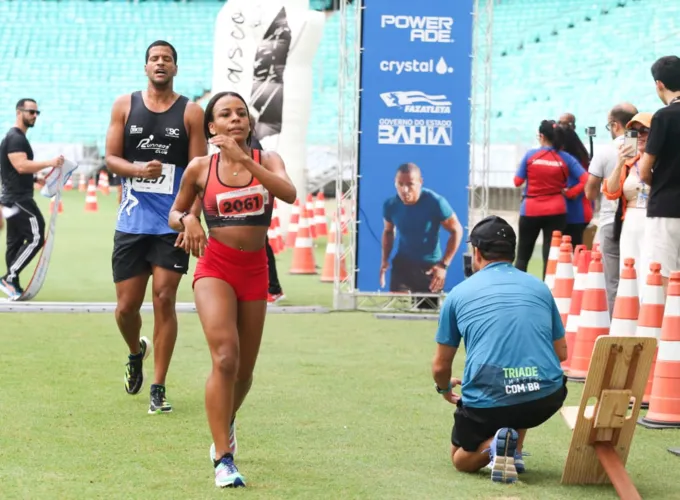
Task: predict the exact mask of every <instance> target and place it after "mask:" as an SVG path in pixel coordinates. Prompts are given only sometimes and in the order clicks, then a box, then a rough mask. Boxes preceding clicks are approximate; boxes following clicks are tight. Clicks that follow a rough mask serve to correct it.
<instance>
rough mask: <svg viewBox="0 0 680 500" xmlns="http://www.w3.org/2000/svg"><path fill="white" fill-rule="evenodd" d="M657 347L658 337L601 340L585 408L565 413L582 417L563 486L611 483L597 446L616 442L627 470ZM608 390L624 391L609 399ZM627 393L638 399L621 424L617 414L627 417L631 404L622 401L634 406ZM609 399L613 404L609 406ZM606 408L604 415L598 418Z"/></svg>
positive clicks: (585, 391)
mask: <svg viewBox="0 0 680 500" xmlns="http://www.w3.org/2000/svg"><path fill="white" fill-rule="evenodd" d="M656 343H657V341H656V339H655V338H653V337H610V336H608V335H607V336H602V337H599V338H598V339H597V340H596V341H595V347H594V349H593V355H592V358H591V361H590V368H589V370H588V375H587V378H586V381H585V385H584V388H583V394H582V396H581V403H580V405H579V406H578V407H577V408H578V409H577V410H576V411H573V410H565V411H564V412H563V413H562V414H563V416H564V417H565V420H567V418H568V417H567V416H565V413H566V414H567V415H570V414H571V413H574V414H575V416H576V418H575V423H574V426H573V433H572V436H571V444H570V446H569V451H568V453H567V460H566V463H565V467H564V472H563V474H562V481H561V482H562V484H606V483H609V482H610V481H611V480H610V478H609V477H608V475H607V473H606V471H605V469H604V467H603V466H602V464H601V463H600V460H599V458H598V454H597V452H596V449H595V446H594V445H595V444H596V443H603V442H604V443H610V444H611V446H612V449H613V450H614V451H615V452H616V454H617V456H618V457H619V460H620V463H621V467H624V468H625V465H626V462H627V460H628V453H629V450H630V443H631V441H632V439H633V434H634V432H635V427H636V421H637V418H638V414H639V413H640V404H641V402H642V397H643V395H644V390H645V386H646V384H647V378H648V376H649V371H650V369H651V365H652V359H653V356H654V352H655V350H656ZM605 390H609V391H621V392H613V393H612V392H610V393H605V397H604V398H603V391H605ZM606 394H609V396H606ZM627 394H630V395H632V397H633V398H634V401H635V403H634V404H633V407H632V411H631V414H630V415H629V416H626V417H625V418H623V422H622V423H621V422H620V420H621V419H620V418H618V419H616V418H613V413H617V414H621V413H622V412H623V415H625V412H624V411H623V410H622V409H621V405H622V404H624V406H626V405H625V403H621V401H622V400H624V398H625V400H626V401H628V395H627ZM603 399H605V400H608V399H611V401H610V402H605V403H604V404H603ZM593 400H595V401H596V402H595V407H594V409H593V412H592V413H590V414H586V408H587V406H589V405H588V403H591V404H592V403H593ZM614 403H615V404H614ZM600 408H602V412H601V413H598V411H599V410H600ZM607 408H608V410H607ZM607 412H608V413H609V414H608V413H607ZM595 416H598V417H599V419H600V420H599V423H600V425H602V427H599V428H598V427H595V425H594V424H595V420H596V417H595ZM569 418H571V417H569ZM608 419H609V420H610V421H611V420H613V421H614V422H613V423H614V424H616V425H617V426H618V425H619V424H621V425H620V426H618V427H607V426H606V421H607V420H608ZM617 420H618V422H617ZM624 471H625V469H624ZM614 479H615V480H616V478H614Z"/></svg>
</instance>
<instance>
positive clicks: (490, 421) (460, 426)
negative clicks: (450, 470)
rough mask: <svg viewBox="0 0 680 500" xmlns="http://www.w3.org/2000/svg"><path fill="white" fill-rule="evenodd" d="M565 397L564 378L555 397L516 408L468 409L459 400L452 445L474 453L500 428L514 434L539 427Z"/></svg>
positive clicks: (551, 396) (551, 395) (455, 414)
mask: <svg viewBox="0 0 680 500" xmlns="http://www.w3.org/2000/svg"><path fill="white" fill-rule="evenodd" d="M566 397H567V377H564V378H563V386H562V387H560V388H559V389H558V390H557V391H555V392H554V393H552V394H550V395H549V396H545V397H544V398H541V399H536V400H534V401H528V402H526V403H521V404H518V405H510V406H499V407H496V408H470V407H465V406H463V404H462V402H461V400H458V404H457V405H456V406H457V408H456V411H455V412H454V413H453V422H454V424H453V429H452V430H451V443H452V444H453V445H454V446H457V447H460V448H463V449H464V450H465V451H470V452H473V451H477V449H478V448H479V446H480V445H481V444H482V443H483V442H484V441H486V440H487V439H490V438H492V437H493V436H494V435H495V434H496V431H498V429H502V428H503V427H510V428H512V429H515V430H519V429H532V428H534V427H538V426H539V425H541V424H543V423H545V422H546V421H547V420H549V419H550V417H552V416H553V415H554V414H555V413H557V412H558V411H559V409H560V408H562V404H563V403H564V400H565V399H566Z"/></svg>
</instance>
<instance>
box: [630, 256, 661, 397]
mask: <svg viewBox="0 0 680 500" xmlns="http://www.w3.org/2000/svg"><path fill="white" fill-rule="evenodd" d="M649 271H650V272H649V274H648V275H647V281H646V283H645V287H644V290H643V291H642V304H640V315H639V316H638V324H637V329H636V330H635V336H636V337H654V338H655V339H657V341H658V340H659V338H660V337H661V326H662V325H663V312H664V306H665V297H664V291H663V278H662V277H661V264H659V263H658V262H652V263H651V264H650V265H649ZM658 352H659V349H658V346H657V349H656V353H655V354H654V361H652V368H651V369H650V370H649V378H648V379H647V386H646V387H645V395H644V396H643V398H642V404H641V407H642V408H647V407H648V406H649V399H650V398H651V396H652V383H653V382H654V369H655V366H656V358H657V354H658Z"/></svg>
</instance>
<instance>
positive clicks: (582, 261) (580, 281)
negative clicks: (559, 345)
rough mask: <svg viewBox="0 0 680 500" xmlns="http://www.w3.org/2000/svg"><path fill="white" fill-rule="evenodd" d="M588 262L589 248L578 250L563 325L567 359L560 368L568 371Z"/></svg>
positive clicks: (586, 277) (572, 353) (585, 282)
mask: <svg viewBox="0 0 680 500" xmlns="http://www.w3.org/2000/svg"><path fill="white" fill-rule="evenodd" d="M589 264H590V250H583V251H581V252H579V261H578V268H577V272H576V278H575V279H574V289H573V291H572V293H571V304H570V307H569V316H568V317H567V326H566V327H565V333H564V338H565V340H566V341H567V360H566V361H564V362H563V363H562V365H561V366H562V369H563V370H564V371H565V372H567V373H568V372H569V365H570V363H571V358H572V356H573V355H574V344H575V343H576V334H577V332H578V323H579V318H580V315H581V305H582V304H583V292H584V290H585V289H586V284H587V279H588V265H589Z"/></svg>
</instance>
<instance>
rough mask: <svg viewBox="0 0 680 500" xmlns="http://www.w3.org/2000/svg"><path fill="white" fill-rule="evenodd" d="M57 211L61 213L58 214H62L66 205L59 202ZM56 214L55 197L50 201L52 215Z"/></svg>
mask: <svg viewBox="0 0 680 500" xmlns="http://www.w3.org/2000/svg"><path fill="white" fill-rule="evenodd" d="M57 210H58V211H59V212H58V213H62V212H63V211H64V204H63V203H62V202H61V200H59V207H57ZM53 212H54V197H52V199H51V200H50V213H53Z"/></svg>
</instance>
